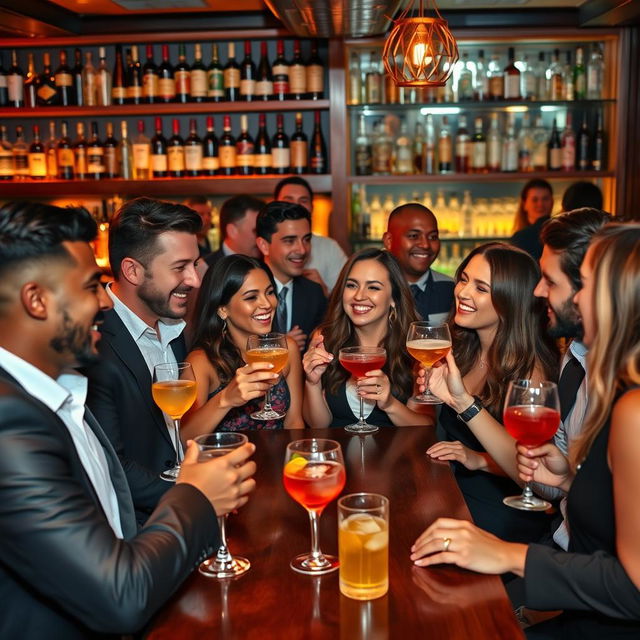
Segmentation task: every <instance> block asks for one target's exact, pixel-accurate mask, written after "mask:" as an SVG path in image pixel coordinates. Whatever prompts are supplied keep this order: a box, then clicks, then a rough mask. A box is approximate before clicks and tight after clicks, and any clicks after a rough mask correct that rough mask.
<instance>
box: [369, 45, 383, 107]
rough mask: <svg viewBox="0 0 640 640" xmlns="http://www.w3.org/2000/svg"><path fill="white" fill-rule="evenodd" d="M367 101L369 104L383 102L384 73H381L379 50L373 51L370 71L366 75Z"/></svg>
mask: <svg viewBox="0 0 640 640" xmlns="http://www.w3.org/2000/svg"><path fill="white" fill-rule="evenodd" d="M365 102H366V103H367V104H380V103H381V102H382V74H381V73H380V59H379V57H378V53H377V51H372V52H371V57H370V60H369V71H367V75H366V76H365Z"/></svg>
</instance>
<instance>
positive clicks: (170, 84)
mask: <svg viewBox="0 0 640 640" xmlns="http://www.w3.org/2000/svg"><path fill="white" fill-rule="evenodd" d="M158 97H159V98H160V102H174V101H175V99H176V79H175V76H174V73H173V65H172V64H171V62H170V61H169V45H167V44H163V45H162V62H161V63H160V66H159V67H158Z"/></svg>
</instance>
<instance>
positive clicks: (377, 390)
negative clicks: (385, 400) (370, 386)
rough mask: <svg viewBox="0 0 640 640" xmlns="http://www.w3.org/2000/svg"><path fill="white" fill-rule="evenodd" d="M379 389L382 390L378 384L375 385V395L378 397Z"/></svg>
mask: <svg viewBox="0 0 640 640" xmlns="http://www.w3.org/2000/svg"><path fill="white" fill-rule="evenodd" d="M381 389H382V387H381V386H380V385H379V384H377V385H376V395H377V396H379V395H380V391H381Z"/></svg>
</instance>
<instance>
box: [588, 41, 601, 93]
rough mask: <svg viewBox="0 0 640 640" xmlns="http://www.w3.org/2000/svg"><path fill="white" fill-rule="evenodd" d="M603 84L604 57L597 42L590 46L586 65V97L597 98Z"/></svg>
mask: <svg viewBox="0 0 640 640" xmlns="http://www.w3.org/2000/svg"><path fill="white" fill-rule="evenodd" d="M603 85H604V58H603V56H602V49H601V48H600V45H599V44H598V43H594V44H593V46H592V48H591V57H590V58H589V64H588V65H587V99H588V100H599V99H600V98H601V97H602V88H603Z"/></svg>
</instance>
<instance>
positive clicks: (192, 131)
mask: <svg viewBox="0 0 640 640" xmlns="http://www.w3.org/2000/svg"><path fill="white" fill-rule="evenodd" d="M184 166H185V170H186V174H187V175H188V176H199V175H200V174H201V173H202V140H201V139H200V136H199V135H198V129H197V127H196V119H195V118H190V120H189V135H188V137H187V139H186V140H185V141H184Z"/></svg>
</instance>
